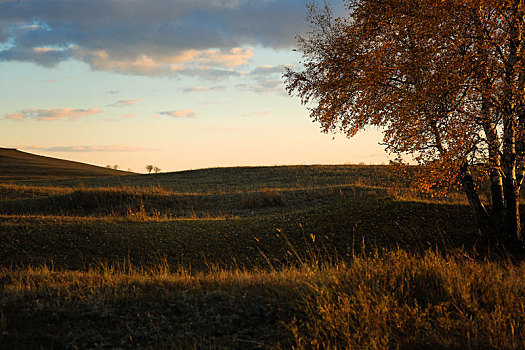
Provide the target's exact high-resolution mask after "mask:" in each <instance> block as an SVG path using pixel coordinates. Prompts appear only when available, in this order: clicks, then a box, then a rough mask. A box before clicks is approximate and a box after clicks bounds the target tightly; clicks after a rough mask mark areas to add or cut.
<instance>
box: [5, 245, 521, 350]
mask: <svg viewBox="0 0 525 350" xmlns="http://www.w3.org/2000/svg"><path fill="white" fill-rule="evenodd" d="M0 280H1V281H2V282H3V283H2V289H1V291H0V298H1V299H0V300H1V301H2V303H1V304H0V305H1V310H2V323H1V324H0V327H2V328H3V329H0V331H1V332H2V336H1V338H0V339H1V340H2V341H3V342H4V344H16V343H17V341H18V342H22V343H23V341H22V340H21V339H17V337H21V336H22V334H20V333H17V332H16V327H17V325H18V324H19V323H20V322H23V321H24V322H28V326H30V325H34V324H35V322H43V321H46V322H48V324H49V327H53V329H54V333H53V334H45V330H46V329H45V328H46V327H44V329H43V330H42V329H41V328H39V327H34V328H33V327H29V328H27V329H26V331H25V333H24V335H23V336H24V337H26V341H27V342H29V343H26V344H31V345H42V344H55V345H58V346H59V347H63V346H78V347H81V348H82V347H92V346H94V344H95V342H96V341H100V340H101V339H102V338H101V337H102V336H104V337H105V338H104V341H105V342H106V344H107V345H109V346H113V347H114V346H133V347H138V346H140V347H175V348H183V347H185V346H187V345H189V344H191V345H192V346H195V347H197V348H202V347H216V348H246V347H247V344H248V343H249V344H258V346H259V347H262V348H292V347H293V348H297V349H312V348H314V349H315V348H318V349H327V348H330V349H348V348H366V349H396V348H400V349H414V348H425V349H444V348H446V349H469V348H471V349H481V348H491V349H497V348H500V349H521V348H522V346H523V344H525V327H523V326H524V324H525V309H524V300H525V264H523V263H522V264H519V265H513V264H511V263H506V262H501V261H500V262H490V261H476V260H475V259H473V258H471V257H470V256H468V255H467V254H466V253H461V252H460V253H455V254H452V255H449V256H447V257H443V256H442V255H440V254H437V253H435V252H433V251H427V252H425V253H424V254H423V255H413V254H408V253H406V252H405V251H401V250H397V251H390V252H376V253H375V254H373V255H372V256H361V257H357V256H356V257H354V260H353V261H352V262H351V263H348V264H342V263H333V264H329V265H321V266H319V265H317V264H312V263H308V262H305V263H304V264H302V265H301V266H299V267H295V268H294V267H289V268H285V269H280V270H261V269H256V270H250V271H247V270H221V269H218V268H211V270H210V271H208V272H200V273H190V272H189V271H187V270H179V271H170V269H169V267H168V265H167V264H165V263H161V264H160V265H159V266H157V267H156V268H152V269H143V268H135V267H133V266H130V265H121V266H117V267H115V266H113V267H111V266H100V267H98V268H91V269H89V270H86V271H68V270H56V271H55V270H53V269H52V268H50V267H45V266H44V267H42V266H41V267H34V268H32V267H26V268H22V269H15V270H14V269H9V268H2V269H0ZM28 317H33V318H34V319H30V318H28ZM144 319H145V320H146V321H147V322H148V323H147V324H144V322H143V321H144ZM61 320H69V321H68V322H69V323H68V324H65V323H64V322H61ZM216 322H219V323H220V324H221V326H220V327H219V326H218V323H216ZM87 323H89V324H90V325H91V327H92V328H91V329H90V330H89V331H87V330H85V329H81V328H78V327H79V326H81V325H85V324H87ZM119 324H123V325H124V324H125V325H128V326H127V327H122V328H120V327H119V326H118V325H119ZM108 325H111V326H110V327H109V328H107V327H108ZM169 325H177V327H178V328H177V327H176V328H172V327H170V326H169ZM214 325H216V326H217V327H218V329H212V328H213V327H214ZM111 327H113V328H111ZM43 332H44V333H43ZM42 340H44V343H41V341H42ZM31 342H33V343H31ZM39 342H40V343H39ZM247 342H248V343H247ZM19 344H20V343H19ZM250 347H251V346H250Z"/></svg>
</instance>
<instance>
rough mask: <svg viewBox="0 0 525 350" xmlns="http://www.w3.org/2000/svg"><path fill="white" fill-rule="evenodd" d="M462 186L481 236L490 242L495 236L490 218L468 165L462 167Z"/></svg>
mask: <svg viewBox="0 0 525 350" xmlns="http://www.w3.org/2000/svg"><path fill="white" fill-rule="evenodd" d="M461 184H462V185H463V189H464V190H465V193H466V194H467V198H468V201H469V203H470V207H471V208H472V212H473V213H474V220H475V221H476V225H477V227H478V233H479V235H480V236H482V237H484V238H486V239H489V240H490V238H491V237H492V234H493V233H492V227H491V226H492V225H491V220H490V216H489V214H488V213H487V210H486V209H485V206H484V205H483V203H482V202H481V200H480V199H479V196H478V193H477V191H476V187H475V186H474V179H473V178H472V174H471V173H470V171H469V170H468V165H467V164H464V165H463V166H462V167H461Z"/></svg>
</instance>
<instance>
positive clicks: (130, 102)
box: [108, 98, 142, 107]
mask: <svg viewBox="0 0 525 350" xmlns="http://www.w3.org/2000/svg"><path fill="white" fill-rule="evenodd" d="M139 102H142V99H140V98H136V99H134V100H121V101H117V102H115V103H112V104H110V105H108V107H126V106H132V105H134V104H135V103H139Z"/></svg>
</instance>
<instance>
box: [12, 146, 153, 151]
mask: <svg viewBox="0 0 525 350" xmlns="http://www.w3.org/2000/svg"><path fill="white" fill-rule="evenodd" d="M17 148H19V149H24V150H28V151H43V152H141V151H154V149H151V148H144V147H139V146H124V145H88V146H53V147H40V146H19V147H17Z"/></svg>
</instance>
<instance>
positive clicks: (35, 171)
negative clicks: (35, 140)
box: [0, 148, 129, 181]
mask: <svg viewBox="0 0 525 350" xmlns="http://www.w3.org/2000/svg"><path fill="white" fill-rule="evenodd" d="M126 174H129V173H128V172H125V171H119V170H113V169H107V168H102V167H99V166H95V165H90V164H85V163H80V162H73V161H68V160H63V159H57V158H51V157H44V156H39V155H35V154H31V153H26V152H22V151H18V150H16V149H12V148H0V181H13V180H47V179H67V178H78V177H100V176H119V175H126Z"/></svg>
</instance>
